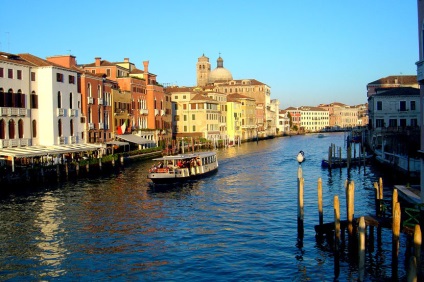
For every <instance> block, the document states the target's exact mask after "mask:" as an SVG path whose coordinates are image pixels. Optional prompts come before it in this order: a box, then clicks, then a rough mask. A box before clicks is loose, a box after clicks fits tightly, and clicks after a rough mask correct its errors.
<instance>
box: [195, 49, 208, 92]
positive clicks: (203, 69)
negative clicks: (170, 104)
mask: <svg viewBox="0 0 424 282" xmlns="http://www.w3.org/2000/svg"><path fill="white" fill-rule="evenodd" d="M210 72H211V63H209V58H208V57H206V56H205V54H203V55H202V56H201V57H199V58H198V59H197V64H196V75H197V86H202V87H203V86H206V85H207V84H208V79H209V73H210Z"/></svg>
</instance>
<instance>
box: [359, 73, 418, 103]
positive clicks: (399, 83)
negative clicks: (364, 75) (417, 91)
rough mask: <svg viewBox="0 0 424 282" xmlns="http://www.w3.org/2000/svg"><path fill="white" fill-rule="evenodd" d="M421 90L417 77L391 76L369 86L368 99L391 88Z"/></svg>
mask: <svg viewBox="0 0 424 282" xmlns="http://www.w3.org/2000/svg"><path fill="white" fill-rule="evenodd" d="M399 87H412V88H419V85H418V82H417V76H416V75H390V76H386V77H383V78H380V79H377V80H375V81H373V82H370V83H368V84H367V97H368V98H369V97H371V96H372V95H374V94H376V93H378V92H381V91H385V90H388V89H391V88H399Z"/></svg>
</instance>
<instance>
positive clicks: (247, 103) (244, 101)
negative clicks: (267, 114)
mask: <svg viewBox="0 0 424 282" xmlns="http://www.w3.org/2000/svg"><path fill="white" fill-rule="evenodd" d="M227 98H228V101H232V102H238V103H240V104H241V115H240V124H239V126H240V129H241V133H239V134H240V138H241V140H242V141H246V140H252V139H254V138H257V137H258V132H257V128H258V127H257V125H256V103H255V99H253V98H250V97H247V96H245V95H241V94H238V93H234V94H229V95H228V96H227Z"/></svg>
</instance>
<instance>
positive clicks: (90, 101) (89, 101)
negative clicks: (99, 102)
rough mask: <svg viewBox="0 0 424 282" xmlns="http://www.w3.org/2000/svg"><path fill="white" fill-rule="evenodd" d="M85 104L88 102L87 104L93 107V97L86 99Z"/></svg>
mask: <svg viewBox="0 0 424 282" xmlns="http://www.w3.org/2000/svg"><path fill="white" fill-rule="evenodd" d="M87 102H88V104H90V105H93V104H94V98H93V97H87Z"/></svg>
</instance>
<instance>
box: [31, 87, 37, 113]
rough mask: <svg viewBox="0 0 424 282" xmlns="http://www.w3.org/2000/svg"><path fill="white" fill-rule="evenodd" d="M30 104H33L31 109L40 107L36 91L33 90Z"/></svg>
mask: <svg viewBox="0 0 424 282" xmlns="http://www.w3.org/2000/svg"><path fill="white" fill-rule="evenodd" d="M30 106H31V109H38V97H37V94H36V93H35V91H32V92H31V101H30Z"/></svg>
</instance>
